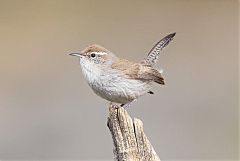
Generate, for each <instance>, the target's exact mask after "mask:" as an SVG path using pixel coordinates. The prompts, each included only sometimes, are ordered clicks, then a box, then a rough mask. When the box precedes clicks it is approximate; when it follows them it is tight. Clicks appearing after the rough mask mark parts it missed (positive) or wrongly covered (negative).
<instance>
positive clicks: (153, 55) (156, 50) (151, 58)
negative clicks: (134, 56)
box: [141, 32, 176, 66]
mask: <svg viewBox="0 0 240 161" xmlns="http://www.w3.org/2000/svg"><path fill="white" fill-rule="evenodd" d="M175 35H176V32H174V33H172V34H169V35H167V36H165V37H164V38H163V39H161V40H160V41H159V42H158V43H157V44H156V45H155V46H154V47H153V48H152V49H151V50H150V52H149V53H148V56H147V58H145V59H144V60H143V61H142V62H141V63H142V64H146V65H150V66H153V65H155V64H156V62H157V60H158V55H159V54H160V52H161V51H162V49H163V48H164V47H165V46H167V45H168V43H169V42H170V41H171V40H173V37H174V36H175Z"/></svg>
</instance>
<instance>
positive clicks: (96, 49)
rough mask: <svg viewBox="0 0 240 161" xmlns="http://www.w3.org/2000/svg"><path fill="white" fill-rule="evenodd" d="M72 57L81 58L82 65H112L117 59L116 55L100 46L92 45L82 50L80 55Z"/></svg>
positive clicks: (73, 54)
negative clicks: (112, 61)
mask: <svg viewBox="0 0 240 161" xmlns="http://www.w3.org/2000/svg"><path fill="white" fill-rule="evenodd" d="M69 55H71V56H77V57H79V58H80V63H81V64H82V63H87V64H89V65H90V64H94V65H103V64H109V63H111V60H113V59H114V58H116V56H115V55H114V54H112V53H111V52H110V51H108V50H107V49H105V48H104V47H102V46H100V45H96V44H93V45H90V46H88V47H86V48H85V49H84V50H82V51H81V52H80V53H71V54H69Z"/></svg>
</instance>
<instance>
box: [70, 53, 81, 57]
mask: <svg viewBox="0 0 240 161" xmlns="http://www.w3.org/2000/svg"><path fill="white" fill-rule="evenodd" d="M69 55H71V56H78V57H82V56H84V55H83V54H82V53H70V54H69Z"/></svg>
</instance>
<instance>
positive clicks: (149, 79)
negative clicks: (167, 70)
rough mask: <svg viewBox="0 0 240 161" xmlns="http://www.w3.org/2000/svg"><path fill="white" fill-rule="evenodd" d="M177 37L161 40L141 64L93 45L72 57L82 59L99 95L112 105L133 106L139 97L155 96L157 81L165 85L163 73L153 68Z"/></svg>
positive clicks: (171, 36)
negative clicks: (154, 88) (113, 103)
mask: <svg viewBox="0 0 240 161" xmlns="http://www.w3.org/2000/svg"><path fill="white" fill-rule="evenodd" d="M174 36H175V33H172V34H169V35H168V36H166V37H164V38H163V39H162V40H160V41H159V42H158V43H157V44H156V45H155V46H154V47H153V48H152V49H151V50H150V52H149V53H148V56H147V58H146V59H144V60H143V61H141V62H140V63H135V62H131V61H128V60H125V59H120V58H118V57H117V56H116V55H114V54H113V53H112V52H110V51H109V50H107V49H105V48H103V47H101V46H99V45H90V46H88V47H87V48H86V49H84V50H83V51H81V52H80V53H71V54H70V55H72V56H77V57H79V58H80V59H79V60H80V65H81V68H82V72H83V75H84V77H85V79H86V80H87V82H88V84H89V86H90V87H91V88H92V89H93V91H94V92H95V93H96V94H97V95H99V96H100V97H102V98H104V99H106V100H108V101H110V102H115V103H120V104H122V105H124V104H126V105H129V104H130V103H131V102H132V101H134V100H136V99H137V98H138V97H139V96H142V95H144V94H146V93H150V94H153V92H152V91H151V88H152V84H153V82H156V83H158V84H162V85H163V84H164V79H163V77H162V75H161V71H160V70H158V69H156V68H154V67H153V66H154V65H155V64H156V62H157V59H158V55H159V53H160V52H161V50H162V49H163V48H164V47H165V46H166V45H167V44H168V43H169V42H170V41H171V40H172V39H173V37H174Z"/></svg>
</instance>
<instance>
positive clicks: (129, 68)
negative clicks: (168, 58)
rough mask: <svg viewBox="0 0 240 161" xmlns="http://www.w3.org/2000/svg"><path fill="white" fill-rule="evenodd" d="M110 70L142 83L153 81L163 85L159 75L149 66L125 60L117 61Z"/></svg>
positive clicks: (162, 79)
mask: <svg viewBox="0 0 240 161" xmlns="http://www.w3.org/2000/svg"><path fill="white" fill-rule="evenodd" d="M112 68H113V69H116V70H119V71H120V72H122V73H123V74H125V75H126V76H127V77H128V78H132V79H139V80H143V81H154V82H156V83H159V84H162V85H163V84H165V83H164V78H163V77H162V75H161V73H160V72H159V71H158V70H157V69H155V68H153V67H151V66H147V65H143V64H140V63H134V62H130V61H128V60H125V59H119V60H118V61H116V62H114V63H113V64H112Z"/></svg>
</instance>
